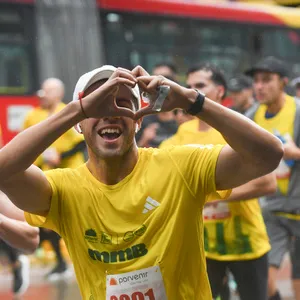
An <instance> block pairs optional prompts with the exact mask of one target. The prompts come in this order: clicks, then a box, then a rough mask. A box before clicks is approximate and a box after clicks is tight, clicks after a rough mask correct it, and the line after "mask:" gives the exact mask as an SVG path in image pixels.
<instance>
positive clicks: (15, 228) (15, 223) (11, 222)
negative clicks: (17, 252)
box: [0, 191, 39, 253]
mask: <svg viewBox="0 0 300 300" xmlns="http://www.w3.org/2000/svg"><path fill="white" fill-rule="evenodd" d="M0 239H3V240H4V241H5V242H7V243H8V244H10V245H11V246H13V247H15V248H18V249H21V250H23V251H24V252H26V253H31V252H33V251H34V250H35V249H36V248H37V247H38V244H39V229H38V228H34V227H31V226H29V225H28V224H27V223H26V222H25V218H24V213H23V212H22V211H21V210H20V209H18V208H17V207H16V206H14V205H13V204H12V203H11V201H10V200H9V199H8V198H7V197H6V196H5V195H4V194H3V193H2V192H1V191H0Z"/></svg>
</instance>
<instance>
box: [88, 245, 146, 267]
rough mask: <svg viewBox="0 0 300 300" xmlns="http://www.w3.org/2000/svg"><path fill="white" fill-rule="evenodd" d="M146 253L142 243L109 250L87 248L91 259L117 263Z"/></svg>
mask: <svg viewBox="0 0 300 300" xmlns="http://www.w3.org/2000/svg"><path fill="white" fill-rule="evenodd" d="M147 253H148V249H147V247H146V245H145V244H143V243H142V244H137V245H133V246H132V247H128V248H126V249H123V250H115V251H110V252H109V251H101V250H100V251H99V250H96V249H90V248H88V254H89V257H90V258H91V259H92V260H96V261H101V262H104V263H117V262H122V261H128V260H132V259H135V258H139V257H142V256H144V255H146V254H147Z"/></svg>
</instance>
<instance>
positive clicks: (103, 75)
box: [73, 65, 141, 109]
mask: <svg viewBox="0 0 300 300" xmlns="http://www.w3.org/2000/svg"><path fill="white" fill-rule="evenodd" d="M115 70H117V68H116V67H114V66H110V65H104V66H102V67H101V68H98V69H95V70H93V71H90V72H88V73H85V74H83V75H82V76H81V77H80V78H79V79H78V81H77V83H76V86H75V89H74V93H73V101H75V100H79V93H81V92H84V91H85V90H86V89H87V88H88V87H90V86H91V85H92V84H94V83H95V82H97V81H99V80H102V79H108V78H109V77H110V76H111V75H112V74H113V72H114V71H115ZM128 88H129V89H131V92H132V95H133V96H134V97H135V98H136V99H137V104H138V109H140V108H141V96H140V90H139V87H138V85H137V84H136V85H135V87H134V88H131V87H128Z"/></svg>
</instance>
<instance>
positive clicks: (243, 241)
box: [160, 119, 270, 261]
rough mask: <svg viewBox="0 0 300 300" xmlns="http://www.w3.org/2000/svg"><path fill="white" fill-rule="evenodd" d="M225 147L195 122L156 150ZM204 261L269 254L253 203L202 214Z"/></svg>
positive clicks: (229, 205)
mask: <svg viewBox="0 0 300 300" xmlns="http://www.w3.org/2000/svg"><path fill="white" fill-rule="evenodd" d="M196 143H198V144H213V145H217V144H223V145H224V144H226V141H225V140H224V138H223V136H222V135H221V134H220V133H219V132H218V131H217V130H215V129H214V128H210V129H209V130H208V131H205V132H204V131H201V132H200V131H199V120H198V119H195V120H192V121H189V122H186V123H184V124H182V125H181V126H180V127H179V128H178V132H177V133H176V134H175V135H174V136H173V137H171V138H170V139H168V140H166V141H165V142H163V143H162V144H161V146H160V147H162V148H164V147H168V146H170V145H171V144H173V145H186V144H196ZM203 218H204V244H205V250H206V252H205V253H206V257H207V258H210V259H215V260H222V261H228V260H245V259H255V258H258V257H261V256H262V255H263V254H265V253H266V252H268V251H269V250H270V244H269V239H268V236H267V232H266V228H265V224H264V221H263V217H262V214H261V209H260V205H259V203H258V200H257V199H253V200H247V201H239V202H230V203H222V204H216V207H214V206H208V207H206V208H204V211H203Z"/></svg>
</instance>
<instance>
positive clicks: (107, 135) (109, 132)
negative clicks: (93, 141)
mask: <svg viewBox="0 0 300 300" xmlns="http://www.w3.org/2000/svg"><path fill="white" fill-rule="evenodd" d="M99 134H100V136H101V137H102V138H103V139H104V140H106V141H113V140H116V139H117V138H119V137H120V136H121V134H122V131H121V130H120V129H119V128H104V129H101V130H100V133H99Z"/></svg>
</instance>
